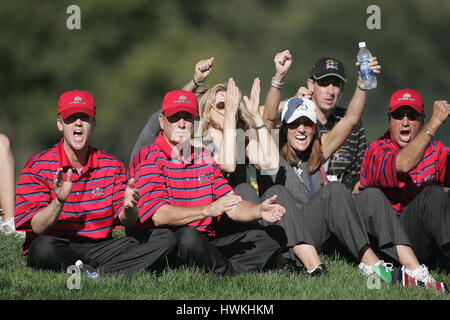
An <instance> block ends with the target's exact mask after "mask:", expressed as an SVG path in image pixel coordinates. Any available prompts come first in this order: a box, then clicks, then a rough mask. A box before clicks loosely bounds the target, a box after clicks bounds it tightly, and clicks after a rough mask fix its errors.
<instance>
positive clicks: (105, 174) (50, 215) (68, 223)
mask: <svg viewBox="0 0 450 320" xmlns="http://www.w3.org/2000/svg"><path fill="white" fill-rule="evenodd" d="M95 111H96V108H95V102H94V98H93V97H92V95H91V94H90V93H88V92H85V91H80V90H73V91H68V92H65V93H63V94H62V95H61V97H60V99H59V102H58V118H57V122H56V124H57V127H58V130H59V131H60V132H62V134H63V138H62V139H61V140H60V141H59V142H58V143H57V144H56V145H54V146H53V147H51V148H50V149H47V150H45V151H43V152H41V153H39V154H37V155H35V156H33V157H31V158H30V159H29V160H28V162H27V163H26V165H25V167H24V169H23V170H22V173H21V175H20V179H19V182H18V185H17V190H16V212H15V224H16V227H17V230H24V231H26V239H25V243H24V246H23V252H24V253H25V254H26V255H27V264H28V265H29V266H30V267H33V268H38V269H51V270H61V269H63V270H65V268H67V267H68V266H70V265H73V264H75V262H76V261H77V260H82V261H83V262H84V263H85V264H90V265H92V266H93V267H94V268H98V270H99V272H100V273H105V274H132V273H134V272H136V271H142V270H159V269H161V268H162V267H163V266H164V261H165V258H166V256H168V255H169V254H170V253H171V252H172V250H173V249H174V248H175V245H176V240H175V238H174V236H173V234H172V232H171V231H170V230H167V229H158V230H154V229H149V230H147V232H146V234H141V235H140V237H129V236H127V237H123V238H118V239H112V238H111V235H112V232H113V230H114V228H115V226H118V225H125V226H129V225H133V224H135V223H136V221H137V217H138V212H137V210H136V205H137V201H138V199H139V192H138V190H137V189H136V187H135V185H134V181H133V180H132V179H130V181H128V182H127V177H126V170H125V167H124V165H123V163H122V162H121V161H119V160H118V159H117V158H115V157H113V156H111V155H109V154H108V153H106V152H103V151H100V150H97V149H95V148H93V147H91V146H90V141H91V136H92V134H93V132H94V130H95V126H96V121H95Z"/></svg>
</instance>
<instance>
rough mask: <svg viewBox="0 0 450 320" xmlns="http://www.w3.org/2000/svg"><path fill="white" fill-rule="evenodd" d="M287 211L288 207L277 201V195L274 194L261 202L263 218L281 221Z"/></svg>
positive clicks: (268, 220) (271, 221) (272, 221)
mask: <svg viewBox="0 0 450 320" xmlns="http://www.w3.org/2000/svg"><path fill="white" fill-rule="evenodd" d="M285 213H286V209H285V208H284V207H283V206H281V205H279V204H278V203H277V195H273V196H272V197H270V198H268V199H266V200H265V201H264V202H263V203H261V218H262V219H263V220H265V221H267V222H270V223H274V222H277V221H280V220H281V219H282V218H283V216H284V214H285Z"/></svg>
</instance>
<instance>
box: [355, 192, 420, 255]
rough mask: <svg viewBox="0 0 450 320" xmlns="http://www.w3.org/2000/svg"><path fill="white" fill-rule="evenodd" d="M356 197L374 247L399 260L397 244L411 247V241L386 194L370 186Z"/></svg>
mask: <svg viewBox="0 0 450 320" xmlns="http://www.w3.org/2000/svg"><path fill="white" fill-rule="evenodd" d="M354 198H355V203H356V205H357V207H358V210H359V212H360V213H361V215H362V217H363V219H364V225H365V227H366V230H367V232H368V233H369V236H370V237H369V238H370V240H371V246H372V248H374V250H375V251H379V252H381V253H383V254H386V255H388V256H389V257H391V258H393V259H394V260H397V261H398V260H399V259H398V254H397V248H396V247H395V246H396V245H406V246H410V247H411V242H410V241H409V238H408V236H407V234H406V232H405V230H404V228H403V226H402V224H401V223H400V221H399V220H398V218H397V216H396V215H395V212H394V210H393V209H392V207H391V204H390V203H389V201H388V200H387V198H386V196H385V195H384V194H383V192H382V191H381V190H380V189H378V188H368V189H364V190H363V191H361V192H360V193H358V194H357V195H355V196H354Z"/></svg>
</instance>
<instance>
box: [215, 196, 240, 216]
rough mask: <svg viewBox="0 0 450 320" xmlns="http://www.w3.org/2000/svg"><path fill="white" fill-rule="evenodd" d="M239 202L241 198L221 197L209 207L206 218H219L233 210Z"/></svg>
mask: <svg viewBox="0 0 450 320" xmlns="http://www.w3.org/2000/svg"><path fill="white" fill-rule="evenodd" d="M241 201H242V198H241V197H240V196H238V195H234V194H230V195H227V196H223V197H222V198H220V199H217V200H216V201H214V202H213V203H211V204H210V205H209V208H208V211H207V216H211V217H217V216H220V215H221V214H223V213H224V212H227V211H230V210H232V209H234V208H235V207H236V206H237V205H238V203H239V202H241Z"/></svg>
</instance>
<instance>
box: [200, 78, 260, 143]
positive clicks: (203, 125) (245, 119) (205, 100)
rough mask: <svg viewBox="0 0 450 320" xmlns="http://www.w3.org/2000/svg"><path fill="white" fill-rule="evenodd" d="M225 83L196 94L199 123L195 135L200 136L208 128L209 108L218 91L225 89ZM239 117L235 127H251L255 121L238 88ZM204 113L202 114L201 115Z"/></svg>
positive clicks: (214, 100) (213, 102)
mask: <svg viewBox="0 0 450 320" xmlns="http://www.w3.org/2000/svg"><path fill="white" fill-rule="evenodd" d="M226 90H227V85H226V84H225V83H218V84H216V85H214V86H212V87H211V88H209V89H205V88H204V90H203V92H199V93H198V94H197V93H196V94H197V97H198V111H199V115H200V125H199V127H198V132H197V134H196V136H202V135H203V134H204V133H205V132H206V131H207V130H208V129H209V128H208V126H209V119H210V117H211V108H213V106H214V104H215V102H216V95H217V93H218V92H221V91H226ZM239 101H240V102H239V110H238V114H239V119H238V124H237V127H239V126H243V127H244V128H245V127H246V128H253V127H254V126H255V121H254V120H253V117H252V116H251V114H250V112H249V111H248V110H247V107H246V106H245V103H244V102H243V101H242V93H241V91H240V90H239ZM203 115H204V116H203Z"/></svg>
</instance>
